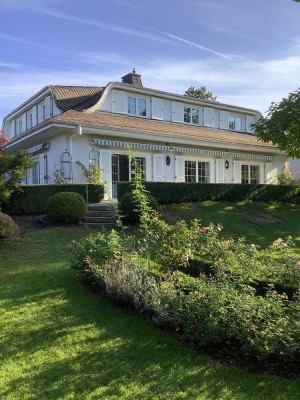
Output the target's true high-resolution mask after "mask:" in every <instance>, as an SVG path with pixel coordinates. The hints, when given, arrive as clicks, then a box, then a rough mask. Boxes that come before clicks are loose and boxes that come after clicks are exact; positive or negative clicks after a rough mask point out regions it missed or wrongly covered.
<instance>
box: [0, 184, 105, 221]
mask: <svg viewBox="0 0 300 400" xmlns="http://www.w3.org/2000/svg"><path fill="white" fill-rule="evenodd" d="M60 192H76V193H79V194H81V195H82V196H83V197H84V199H85V200H86V202H87V203H98V202H99V201H101V200H102V199H103V196H104V186H103V185H93V184H85V183H78V184H72V183H68V184H63V185H21V186H20V189H19V190H18V191H17V192H14V193H13V194H12V195H11V197H10V199H9V202H8V203H3V204H2V205H1V208H2V211H3V212H5V213H7V214H10V215H16V214H44V213H45V211H46V203H47V200H48V199H49V197H51V196H53V195H54V194H56V193H60Z"/></svg>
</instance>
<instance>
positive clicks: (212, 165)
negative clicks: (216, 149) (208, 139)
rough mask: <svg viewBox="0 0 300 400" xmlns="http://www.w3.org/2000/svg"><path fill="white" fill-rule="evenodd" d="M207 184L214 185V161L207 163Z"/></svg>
mask: <svg viewBox="0 0 300 400" xmlns="http://www.w3.org/2000/svg"><path fill="white" fill-rule="evenodd" d="M209 182H210V183H216V172H215V161H214V160H211V161H210V163H209Z"/></svg>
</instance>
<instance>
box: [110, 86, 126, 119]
mask: <svg viewBox="0 0 300 400" xmlns="http://www.w3.org/2000/svg"><path fill="white" fill-rule="evenodd" d="M112 112H113V113H119V114H124V113H125V112H126V111H125V92H122V91H121V90H113V91H112Z"/></svg>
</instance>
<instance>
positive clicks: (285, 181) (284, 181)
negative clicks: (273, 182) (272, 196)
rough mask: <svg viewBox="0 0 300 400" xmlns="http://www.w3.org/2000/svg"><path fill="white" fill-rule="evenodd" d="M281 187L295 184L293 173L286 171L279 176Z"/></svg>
mask: <svg viewBox="0 0 300 400" xmlns="http://www.w3.org/2000/svg"><path fill="white" fill-rule="evenodd" d="M277 179H278V183H279V185H290V184H291V183H292V182H293V175H292V173H291V171H289V170H284V171H282V172H281V173H280V174H278V175H277Z"/></svg>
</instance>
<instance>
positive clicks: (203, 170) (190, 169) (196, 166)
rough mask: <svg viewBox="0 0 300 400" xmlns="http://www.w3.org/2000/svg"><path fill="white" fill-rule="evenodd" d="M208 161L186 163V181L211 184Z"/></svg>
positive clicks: (187, 161)
mask: <svg viewBox="0 0 300 400" xmlns="http://www.w3.org/2000/svg"><path fill="white" fill-rule="evenodd" d="M209 180H210V177H209V162H208V161H189V160H186V161H185V181H186V182H194V183H195V182H200V183H209Z"/></svg>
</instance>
